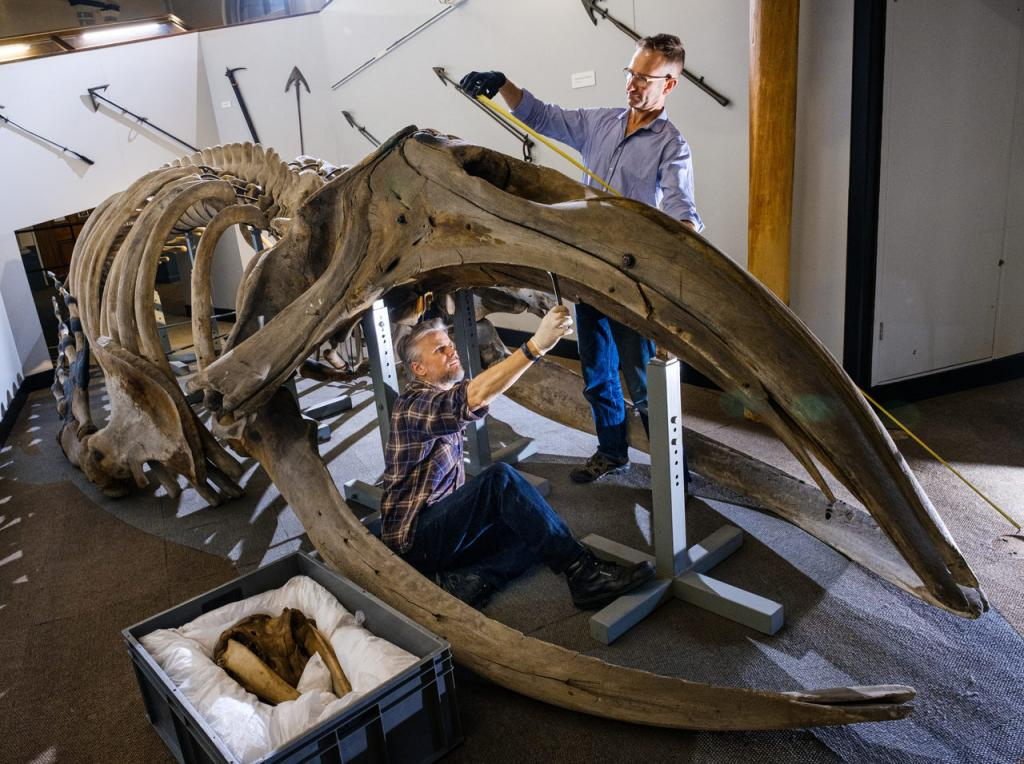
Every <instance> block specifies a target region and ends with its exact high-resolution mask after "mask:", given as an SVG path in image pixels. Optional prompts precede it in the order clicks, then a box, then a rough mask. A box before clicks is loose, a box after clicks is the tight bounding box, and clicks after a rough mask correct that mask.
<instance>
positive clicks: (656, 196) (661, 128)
mask: <svg viewBox="0 0 1024 764" xmlns="http://www.w3.org/2000/svg"><path fill="white" fill-rule="evenodd" d="M628 112H629V110H628V109H626V108H618V109H563V108H561V107H560V106H553V105H551V104H547V103H544V102H543V101H541V100H540V99H539V98H536V97H535V96H534V95H533V94H532V93H530V91H528V90H523V100H521V101H520V102H519V105H518V106H516V108H515V109H514V110H513V112H512V113H513V114H514V115H515V116H516V117H518V118H519V119H521V120H522V121H523V122H525V123H526V124H527V125H529V126H530V127H531V128H533V129H534V130H536V131H537V132H538V133H542V134H543V135H546V136H548V137H549V138H554V139H555V140H556V141H561V142H562V143H565V144H568V145H569V146H572V147H573V148H574V149H576V150H577V151H578V152H580V154H581V155H582V157H583V164H584V165H585V166H586V167H587V168H588V169H589V170H590V171H591V172H592V173H594V174H595V175H597V176H598V177H599V178H601V179H602V180H604V181H605V182H606V183H608V185H610V186H611V187H612V188H614V189H616V190H617V191H619V192H621V193H622V195H623V196H628V197H629V198H630V199H636V200H637V201H639V202H644V203H645V204H649V205H651V206H652V207H657V208H659V209H660V210H661V211H662V212H664V213H665V214H667V215H670V216H672V217H674V218H676V219H677V220H689V221H691V222H692V223H693V224H694V226H695V227H696V229H697V231H702V230H703V229H704V223H703V222H702V221H701V219H700V215H698V214H697V207H696V205H694V203H693V167H692V165H691V162H690V145H689V144H688V143H687V142H686V139H685V138H683V135H682V133H680V132H679V130H677V129H676V126H675V125H673V124H672V123H671V122H669V121H668V116H667V114H666V113H665V111H664V110H662V112H661V114H659V115H658V118H657V119H655V120H654V121H653V122H651V123H650V124H648V125H646V126H644V127H642V128H640V129H639V130H637V131H636V132H634V133H633V134H632V135H630V136H629V137H628V138H627V137H626V124H627V122H626V115H627V114H628ZM583 183H584V184H586V185H588V186H597V185H598V184H597V181H594V180H593V179H592V178H591V177H590V176H589V175H584V177H583Z"/></svg>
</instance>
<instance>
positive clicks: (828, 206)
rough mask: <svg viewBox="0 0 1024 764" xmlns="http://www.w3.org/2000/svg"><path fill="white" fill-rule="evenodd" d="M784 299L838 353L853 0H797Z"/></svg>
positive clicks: (843, 273)
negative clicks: (787, 284)
mask: <svg viewBox="0 0 1024 764" xmlns="http://www.w3.org/2000/svg"><path fill="white" fill-rule="evenodd" d="M799 45H800V51H799V69H798V72H797V80H798V84H797V105H796V107H797V118H796V158H795V167H794V173H793V231H792V237H791V242H792V244H791V246H792V254H791V260H790V279H791V281H790V306H791V307H792V308H793V310H794V311H796V313H797V314H798V315H799V316H800V317H801V318H802V319H803V320H804V322H805V323H806V324H807V325H808V326H809V327H810V329H811V331H812V332H814V333H815V334H816V335H817V336H818V338H819V339H820V340H821V341H822V342H823V343H825V346H826V347H827V348H829V350H831V351H832V353H833V355H835V356H836V357H837V358H842V352H843V324H844V306H845V290H846V234H847V225H846V223H847V220H846V218H847V205H848V196H849V183H850V99H851V96H852V91H851V82H852V77H853V3H850V2H849V1H848V0H814V2H803V3H801V4H800V41H799Z"/></svg>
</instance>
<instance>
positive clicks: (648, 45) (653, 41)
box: [636, 34, 686, 71]
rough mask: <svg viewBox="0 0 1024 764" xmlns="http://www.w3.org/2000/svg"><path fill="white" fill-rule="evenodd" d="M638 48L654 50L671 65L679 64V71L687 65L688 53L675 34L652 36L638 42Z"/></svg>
mask: <svg viewBox="0 0 1024 764" xmlns="http://www.w3.org/2000/svg"><path fill="white" fill-rule="evenodd" d="M636 47H638V48H643V49H644V50H652V51H656V52H657V53H660V54H661V55H662V56H664V58H665V60H666V61H668V62H669V63H670V64H679V71H682V70H683V66H684V65H685V63H686V51H685V50H683V43H682V40H680V39H679V38H678V37H676V36H675V35H674V34H652V35H649V36H648V37H641V38H640V39H639V40H637V41H636Z"/></svg>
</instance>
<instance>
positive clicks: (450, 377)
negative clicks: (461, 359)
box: [437, 367, 466, 387]
mask: <svg viewBox="0 0 1024 764" xmlns="http://www.w3.org/2000/svg"><path fill="white" fill-rule="evenodd" d="M465 378H466V370H465V369H463V368H461V367H460V368H459V369H458V371H450V372H448V373H447V374H445V375H444V376H443V377H441V379H439V380H438V381H437V385H438V387H451V386H452V385H454V384H456V383H458V382H461V381H462V380H463V379H465Z"/></svg>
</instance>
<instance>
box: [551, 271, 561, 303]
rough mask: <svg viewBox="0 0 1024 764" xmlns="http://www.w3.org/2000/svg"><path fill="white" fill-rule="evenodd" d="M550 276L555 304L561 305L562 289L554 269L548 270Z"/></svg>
mask: <svg viewBox="0 0 1024 764" xmlns="http://www.w3.org/2000/svg"><path fill="white" fill-rule="evenodd" d="M548 276H550V277H551V291H552V292H554V295H555V305H561V304H562V290H561V289H559V288H558V276H557V275H556V274H555V273H554V272H553V271H548Z"/></svg>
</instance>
